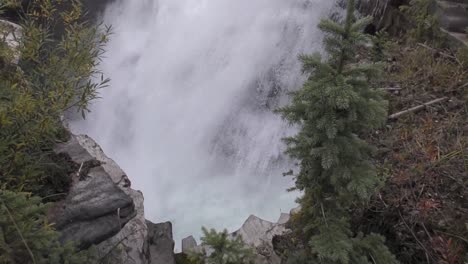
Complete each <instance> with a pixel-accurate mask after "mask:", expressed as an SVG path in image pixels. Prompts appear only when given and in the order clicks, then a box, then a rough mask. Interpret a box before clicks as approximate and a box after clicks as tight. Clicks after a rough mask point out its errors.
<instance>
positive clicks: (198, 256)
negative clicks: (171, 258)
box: [190, 227, 253, 264]
mask: <svg viewBox="0 0 468 264" xmlns="http://www.w3.org/2000/svg"><path fill="white" fill-rule="evenodd" d="M202 231H203V234H204V236H203V237H202V238H201V240H202V244H201V247H202V250H201V252H194V253H193V254H192V255H191V256H190V259H191V260H192V261H193V262H195V263H200V264H251V263H253V253H252V251H251V249H249V248H248V247H247V245H245V244H244V242H243V240H242V238H241V237H240V236H236V237H230V236H229V234H228V232H227V230H224V231H223V232H219V233H218V232H216V230H214V229H211V230H208V229H206V228H204V227H203V228H202Z"/></svg>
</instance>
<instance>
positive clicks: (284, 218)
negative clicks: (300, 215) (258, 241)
mask: <svg viewBox="0 0 468 264" xmlns="http://www.w3.org/2000/svg"><path fill="white" fill-rule="evenodd" d="M289 218H291V216H290V215H289V214H285V213H282V214H281V215H280V217H279V219H278V222H277V223H278V224H280V225H284V224H286V223H287V222H288V221H289Z"/></svg>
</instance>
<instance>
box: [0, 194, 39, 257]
mask: <svg viewBox="0 0 468 264" xmlns="http://www.w3.org/2000/svg"><path fill="white" fill-rule="evenodd" d="M0 201H1V202H2V204H3V206H4V207H5V210H6V212H7V214H8V217H9V218H10V220H11V222H12V223H13V225H14V226H15V229H16V232H18V235H19V236H20V238H21V241H22V242H23V244H24V246H25V247H26V250H27V251H28V254H29V256H30V257H31V260H32V262H33V264H36V258H35V257H34V254H33V253H32V251H31V248H30V247H29V245H28V242H26V240H25V239H24V236H23V233H22V232H21V230H20V229H19V227H18V224H17V223H16V221H15V218H14V217H13V215H12V214H11V212H10V209H9V208H8V205H7V204H6V203H5V201H4V200H3V199H2V198H1V197H0Z"/></svg>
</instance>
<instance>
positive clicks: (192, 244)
mask: <svg viewBox="0 0 468 264" xmlns="http://www.w3.org/2000/svg"><path fill="white" fill-rule="evenodd" d="M196 247H197V241H196V240H195V238H194V237H193V236H189V237H186V238H184V239H182V252H183V253H185V254H190V253H191V252H193V251H194V250H195V248H196Z"/></svg>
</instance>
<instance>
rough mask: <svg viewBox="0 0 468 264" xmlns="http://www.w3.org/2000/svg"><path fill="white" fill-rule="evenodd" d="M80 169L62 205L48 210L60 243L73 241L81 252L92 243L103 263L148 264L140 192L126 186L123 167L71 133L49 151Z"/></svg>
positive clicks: (85, 137) (126, 179)
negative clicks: (61, 239) (54, 222)
mask: <svg viewBox="0 0 468 264" xmlns="http://www.w3.org/2000/svg"><path fill="white" fill-rule="evenodd" d="M54 151H55V152H56V153H62V154H66V155H68V156H69V157H70V158H71V161H73V162H74V163H76V164H77V166H78V167H79V168H80V169H79V170H78V171H77V173H76V174H75V173H74V174H73V175H71V177H73V184H72V188H71V191H70V193H69V195H68V197H67V199H66V200H65V201H62V202H61V203H58V204H57V205H56V206H55V207H54V210H52V211H51V215H52V218H54V217H55V219H56V222H57V226H58V227H60V228H61V230H62V231H64V237H63V239H64V240H77V241H79V242H80V243H81V245H82V248H84V247H87V246H89V245H90V244H97V246H96V248H97V253H98V255H99V257H100V258H101V259H105V261H106V263H113V264H114V263H115V264H119V263H125V264H127V263H128V264H147V263H148V260H147V258H146V255H145V241H146V240H147V233H148V230H147V226H146V222H145V216H144V207H143V200H144V199H143V194H142V193H141V192H139V191H135V190H133V189H131V188H130V186H131V183H130V181H129V180H128V178H127V176H126V174H125V173H124V172H123V171H122V169H121V168H120V167H119V166H118V165H117V164H116V163H115V162H114V161H113V160H112V159H109V158H108V157H107V156H106V155H105V154H104V152H103V151H102V149H101V147H99V145H98V144H97V143H96V142H95V141H94V140H92V139H91V138H90V137H88V136H85V135H79V136H76V135H72V136H71V138H70V140H69V141H68V142H66V143H63V144H59V145H57V146H56V148H55V149H54Z"/></svg>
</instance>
